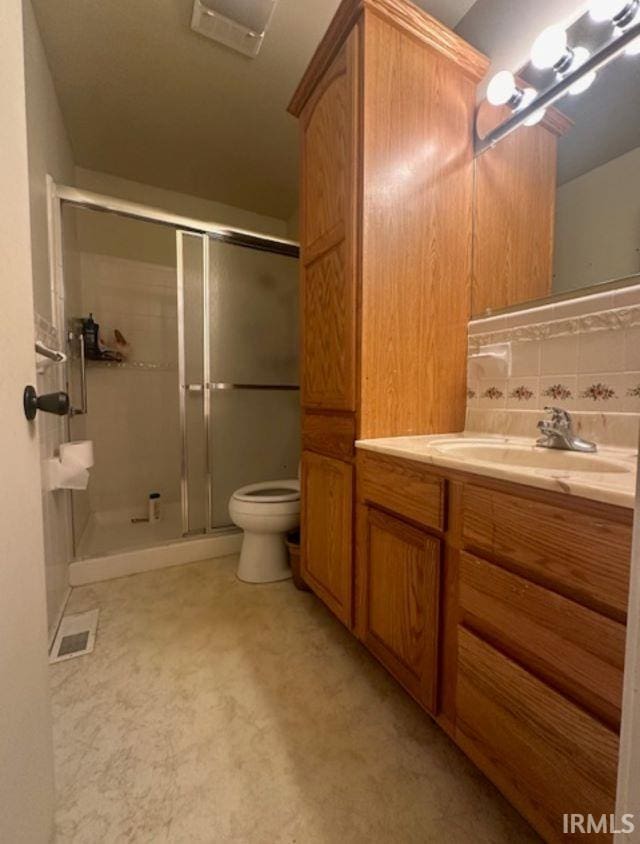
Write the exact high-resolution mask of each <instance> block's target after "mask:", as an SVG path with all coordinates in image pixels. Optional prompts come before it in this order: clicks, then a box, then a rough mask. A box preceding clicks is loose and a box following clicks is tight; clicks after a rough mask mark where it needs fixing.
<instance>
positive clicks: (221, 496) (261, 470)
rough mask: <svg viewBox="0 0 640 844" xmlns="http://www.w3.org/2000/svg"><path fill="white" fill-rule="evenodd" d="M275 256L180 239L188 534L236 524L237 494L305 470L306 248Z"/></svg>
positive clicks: (183, 235) (205, 239) (242, 246)
mask: <svg viewBox="0 0 640 844" xmlns="http://www.w3.org/2000/svg"><path fill="white" fill-rule="evenodd" d="M274 248H275V249H277V250H278V251H269V250H266V249H264V245H263V244H261V245H260V248H258V247H257V246H256V245H255V244H247V243H239V242H236V241H233V240H230V239H226V238H225V239H223V238H213V237H210V236H207V235H197V234H191V233H187V232H179V233H178V298H179V320H180V385H181V388H180V401H181V420H182V434H183V484H182V493H183V528H184V532H185V533H197V532H204V531H207V530H214V529H217V528H224V527H227V526H229V525H230V518H229V510H228V501H229V498H230V496H231V495H232V493H233V492H234V490H236V489H237V488H238V487H240V486H244V485H245V484H249V483H255V482H257V481H265V480H277V479H279V478H290V477H295V476H296V474H297V471H298V460H299V454H300V409H299V392H298V261H297V250H295V249H294V248H292V247H288V246H283V247H281V248H280V247H278V246H277V245H275V247H274Z"/></svg>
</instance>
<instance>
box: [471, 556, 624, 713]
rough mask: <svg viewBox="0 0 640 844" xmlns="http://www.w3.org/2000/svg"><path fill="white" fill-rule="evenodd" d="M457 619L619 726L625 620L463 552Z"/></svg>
mask: <svg viewBox="0 0 640 844" xmlns="http://www.w3.org/2000/svg"><path fill="white" fill-rule="evenodd" d="M460 610H461V620H462V621H463V622H464V623H465V625H466V626H468V627H471V628H472V629H473V630H474V631H475V632H477V633H479V634H480V635H481V636H482V638H484V639H487V640H489V641H491V642H494V643H495V644H496V646H497V647H499V648H500V650H503V651H505V652H506V653H507V654H508V655H509V656H511V657H512V658H513V659H515V660H516V661H517V662H519V663H521V664H522V665H523V666H524V667H525V668H527V669H529V670H531V672H532V673H533V674H536V675H538V676H539V677H541V678H542V679H543V680H545V682H547V683H549V684H550V685H552V686H554V687H555V688H556V689H558V690H559V691H561V692H562V693H563V694H565V695H566V696H568V697H570V698H572V699H573V700H575V701H576V702H577V703H579V704H580V705H581V706H583V707H584V708H585V709H587V710H589V711H591V712H593V713H594V714H596V715H597V716H599V717H600V718H602V719H604V720H605V721H606V722H607V723H608V724H609V725H610V726H612V727H613V728H614V729H618V728H619V726H620V705H621V700H622V673H623V668H624V646H625V633H626V631H625V627H624V625H622V624H618V623H617V622H615V621H612V620H611V619H608V618H605V617H604V616H602V615H599V614H598V613H594V612H593V611H592V610H589V609H586V608H585V607H582V606H580V604H577V603H575V602H574V601H571V600H569V599H568V598H564V597H563V596H561V595H557V594H555V593H554V592H551V591H549V590H548V589H544V588H543V587H541V586H537V585H535V584H533V583H530V582H529V581H527V580H524V579H523V578H521V577H518V576H517V575H514V574H511V573H510V572H507V571H505V570H504V569H501V568H499V567H498V566H495V565H492V564H491V563H487V562H485V561H484V560H479V559H477V558H476V557H472V556H471V555H470V554H462V556H461V562H460Z"/></svg>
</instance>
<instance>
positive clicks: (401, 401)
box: [289, 0, 488, 625]
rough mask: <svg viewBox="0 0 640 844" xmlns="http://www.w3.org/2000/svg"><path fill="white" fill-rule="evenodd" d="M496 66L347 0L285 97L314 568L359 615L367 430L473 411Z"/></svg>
mask: <svg viewBox="0 0 640 844" xmlns="http://www.w3.org/2000/svg"><path fill="white" fill-rule="evenodd" d="M487 67H488V61H487V59H486V58H485V57H484V56H482V55H481V54H480V53H478V52H477V51H476V50H475V49H474V48H472V47H471V46H470V45H469V44H467V43H466V42H465V41H463V40H462V39H461V38H460V37H459V36H457V35H456V34H455V33H453V32H451V31H450V30H449V29H447V28H446V27H445V26H443V25H442V24H441V23H439V22H438V21H436V20H435V19H433V18H431V17H430V16H429V15H427V14H426V13H425V12H423V11H422V10H420V9H418V8H417V7H416V6H415V5H414V4H413V3H411V2H407V0H343V2H342V3H341V4H340V7H339V8H338V11H337V12H336V15H335V17H334V19H333V21H332V23H331V25H330V26H329V29H328V31H327V33H326V35H325V37H324V38H323V40H322V41H321V43H320V45H319V47H318V49H317V51H316V53H315V55H314V57H313V58H312V60H311V63H310V65H309V67H308V69H307V71H306V72H305V75H304V77H303V78H302V81H301V82H300V85H299V86H298V88H297V90H296V92H295V94H294V96H293V99H292V101H291V104H290V106H289V111H290V113H291V114H293V115H294V116H295V117H297V118H299V124H300V142H301V146H300V158H301V168H300V169H301V204H300V244H301V280H300V281H301V308H302V310H301V361H302V363H301V398H302V416H303V418H302V443H303V456H302V476H303V484H302V533H303V536H302V568H303V575H304V576H305V578H306V579H307V580H308V582H309V585H310V586H311V588H312V589H313V590H314V591H315V592H316V593H317V594H318V595H319V597H320V598H321V599H322V600H323V601H325V602H326V603H327V605H328V606H329V607H330V608H331V609H332V610H333V611H334V612H335V613H336V614H337V615H338V617H339V618H340V619H341V620H342V621H344V622H345V624H348V625H350V624H351V619H352V617H353V606H351V607H348V606H347V603H348V601H349V595H350V594H351V593H349V590H348V588H347V586H346V584H347V582H349V583H352V582H353V553H352V545H349V542H350V539H349V537H350V536H351V532H350V528H349V527H348V523H349V517H348V513H350V519H351V523H353V521H354V504H355V502H354V498H353V493H352V488H351V486H350V482H349V480H348V478H350V477H351V475H352V473H353V462H354V442H355V440H356V439H361V438H367V437H376V436H394V435H401V434H412V433H420V434H424V433H438V432H448V431H456V430H461V429H462V427H463V426H464V414H465V400H466V399H465V381H466V345H467V323H468V320H469V317H470V286H471V243H472V224H473V133H472V127H473V114H474V109H475V92H476V86H477V83H478V81H479V80H480V79H481V78H482V76H483V75H484V74H485V71H486V69H487ZM399 162H400V165H399ZM434 349H437V354H434V353H433V350H434ZM318 456H321V457H324V458H327V461H325V462H322V461H319V460H318V459H317V457H318ZM338 463H341V464H342V465H341V466H340V467H338V465H337V464H338ZM322 478H324V479H325V481H326V482H327V483H328V487H327V489H329V490H331V495H332V496H333V503H332V504H330V505H329V504H328V503H327V502H324V501H323V500H322V494H320V492H319V490H320V488H321V485H322V480H321V479H322ZM316 491H318V492H317V494H316ZM338 498H340V504H339V505H338V504H337V501H338ZM338 513H340V516H339V517H338V515H337V514H338ZM323 560H325V562H323ZM338 584H342V585H340V586H338ZM336 590H338V591H336Z"/></svg>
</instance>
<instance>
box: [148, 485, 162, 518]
mask: <svg viewBox="0 0 640 844" xmlns="http://www.w3.org/2000/svg"><path fill="white" fill-rule="evenodd" d="M149 521H150V522H158V521H160V493H159V492H150V493H149Z"/></svg>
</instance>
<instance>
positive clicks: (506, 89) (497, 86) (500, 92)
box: [487, 70, 518, 106]
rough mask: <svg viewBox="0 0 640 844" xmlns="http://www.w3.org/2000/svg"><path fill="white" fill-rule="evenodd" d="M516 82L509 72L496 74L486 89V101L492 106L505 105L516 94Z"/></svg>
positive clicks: (503, 71) (504, 71)
mask: <svg viewBox="0 0 640 844" xmlns="http://www.w3.org/2000/svg"><path fill="white" fill-rule="evenodd" d="M517 91H518V88H517V86H516V80H515V77H514V75H513V73H511V71H509V70H501V71H500V73H496V75H495V76H494V77H493V79H492V80H491V82H489V87H488V88H487V99H488V100H489V102H490V103H491V105H494V106H501V105H506V104H507V103H508V102H509V100H511V99H512V97H513V96H514V95H515V94H516V93H517Z"/></svg>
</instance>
